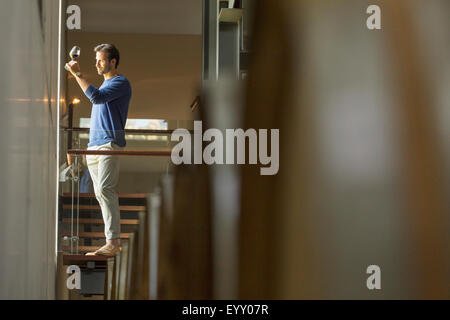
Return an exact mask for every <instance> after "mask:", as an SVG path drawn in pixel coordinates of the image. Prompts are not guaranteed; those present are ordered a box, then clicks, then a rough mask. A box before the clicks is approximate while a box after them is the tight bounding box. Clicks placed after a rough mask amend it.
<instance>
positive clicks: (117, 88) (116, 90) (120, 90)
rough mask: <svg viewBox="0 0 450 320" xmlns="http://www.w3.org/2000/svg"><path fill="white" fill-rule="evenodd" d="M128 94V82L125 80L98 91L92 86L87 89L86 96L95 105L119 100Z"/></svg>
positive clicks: (115, 81)
mask: <svg viewBox="0 0 450 320" xmlns="http://www.w3.org/2000/svg"><path fill="white" fill-rule="evenodd" d="M127 92H128V82H127V81H123V80H113V81H111V83H110V84H109V85H108V86H106V87H105V88H102V89H97V88H96V87H94V86H93V85H92V84H91V85H90V86H89V87H88V88H87V89H86V91H85V92H84V94H85V95H86V97H88V98H89V100H90V101H91V102H92V103H93V104H102V103H106V102H109V101H112V100H115V99H117V98H119V97H120V96H122V95H124V94H126V93H127Z"/></svg>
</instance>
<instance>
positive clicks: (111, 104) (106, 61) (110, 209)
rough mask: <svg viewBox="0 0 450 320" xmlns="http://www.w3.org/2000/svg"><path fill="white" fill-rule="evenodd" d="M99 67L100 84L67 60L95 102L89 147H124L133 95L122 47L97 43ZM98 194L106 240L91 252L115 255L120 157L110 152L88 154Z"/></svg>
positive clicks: (117, 240)
mask: <svg viewBox="0 0 450 320" xmlns="http://www.w3.org/2000/svg"><path fill="white" fill-rule="evenodd" d="M94 51H95V52H96V65H95V66H96V68H97V72H98V74H99V75H103V77H104V79H105V80H104V82H103V83H102V85H101V86H100V88H98V89H97V88H95V87H94V86H93V85H92V84H90V83H89V82H88V81H87V79H86V78H85V77H83V74H82V73H81V71H80V66H79V64H78V62H77V61H70V62H68V63H67V64H66V67H67V69H68V70H69V71H70V73H72V75H73V76H74V77H75V80H76V81H77V82H78V85H79V86H80V88H81V90H83V92H84V94H85V95H86V96H87V97H88V98H89V100H90V101H91V102H92V111H91V124H90V132H89V144H88V150H120V149H122V148H123V147H125V144H126V142H125V131H124V129H125V122H126V120H127V114H128V106H129V103H130V99H131V86H130V83H129V82H128V80H127V78H125V77H124V76H123V75H119V74H118V72H117V67H118V65H119V60H120V56H119V51H118V50H117V48H116V47H115V46H114V45H111V44H101V45H99V46H97V47H95V49H94ZM86 160H87V165H88V168H89V172H90V174H91V178H92V182H93V186H94V192H95V197H96V198H97V200H98V202H99V204H100V207H101V210H102V216H103V221H104V223H105V236H106V244H105V245H104V246H103V247H101V248H100V249H98V250H97V251H95V252H89V253H87V255H106V256H113V255H115V254H116V253H117V252H118V251H120V210H119V199H118V196H117V192H116V190H115V188H116V186H117V182H118V178H119V158H118V156H110V155H87V156H86Z"/></svg>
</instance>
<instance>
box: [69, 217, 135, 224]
mask: <svg viewBox="0 0 450 320" xmlns="http://www.w3.org/2000/svg"><path fill="white" fill-rule="evenodd" d="M71 221H72V219H71V218H63V219H62V222H64V223H70V222H71ZM73 223H77V219H76V218H75V219H73ZM79 223H84V224H104V222H103V219H91V218H80V220H79ZM120 224H127V225H138V224H139V220H138V219H120Z"/></svg>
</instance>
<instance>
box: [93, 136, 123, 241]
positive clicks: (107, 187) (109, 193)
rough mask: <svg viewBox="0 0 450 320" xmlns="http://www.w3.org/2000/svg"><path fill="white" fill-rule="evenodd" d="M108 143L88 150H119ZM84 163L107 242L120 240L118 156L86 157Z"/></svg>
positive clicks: (119, 148) (114, 145)
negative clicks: (99, 210) (90, 180)
mask: <svg viewBox="0 0 450 320" xmlns="http://www.w3.org/2000/svg"><path fill="white" fill-rule="evenodd" d="M121 149H123V148H121V147H119V146H118V145H116V144H114V143H112V142H109V143H106V144H103V145H101V146H94V147H89V148H88V150H121ZM86 162H87V165H88V168H89V172H90V174H91V177H92V184H93V185H94V192H95V197H96V198H97V200H98V203H99V204H100V208H101V210H102V216H103V221H104V222H105V236H106V239H107V240H111V239H118V238H120V209H119V197H118V196H117V192H116V186H117V183H118V181H119V156H111V155H86Z"/></svg>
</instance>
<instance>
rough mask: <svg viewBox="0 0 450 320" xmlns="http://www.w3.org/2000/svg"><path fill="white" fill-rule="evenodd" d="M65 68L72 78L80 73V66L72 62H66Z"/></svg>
mask: <svg viewBox="0 0 450 320" xmlns="http://www.w3.org/2000/svg"><path fill="white" fill-rule="evenodd" d="M65 68H66V70H68V71H69V72H70V73H71V74H72V75H74V76H75V74H76V73H77V72H80V65H79V64H78V62H77V61H74V60H72V61H69V62H67V63H66V65H65Z"/></svg>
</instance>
